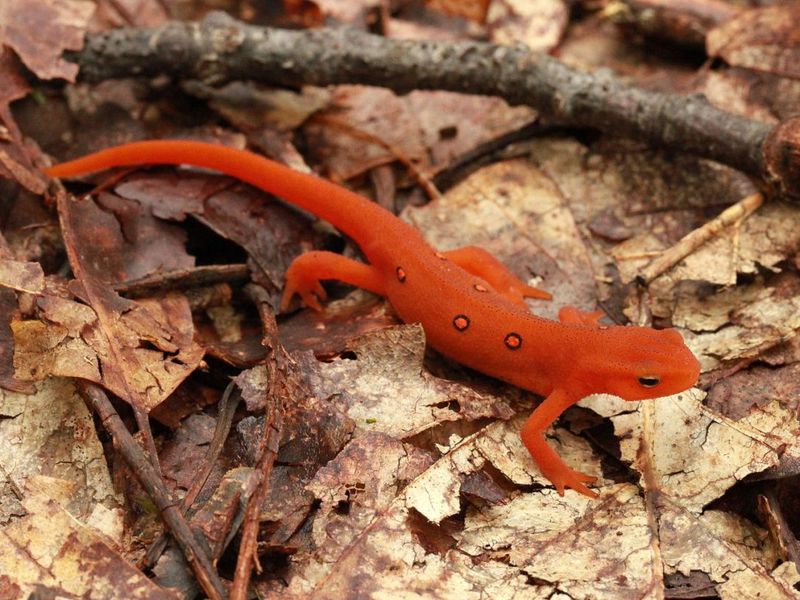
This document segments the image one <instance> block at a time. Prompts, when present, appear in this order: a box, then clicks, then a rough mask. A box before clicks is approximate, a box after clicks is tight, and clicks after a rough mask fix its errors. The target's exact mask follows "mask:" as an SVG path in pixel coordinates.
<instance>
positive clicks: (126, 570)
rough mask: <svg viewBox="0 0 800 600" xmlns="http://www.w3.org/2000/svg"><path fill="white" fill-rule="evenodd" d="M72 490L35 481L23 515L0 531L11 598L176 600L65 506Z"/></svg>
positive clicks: (69, 485) (1, 564)
mask: <svg viewBox="0 0 800 600" xmlns="http://www.w3.org/2000/svg"><path fill="white" fill-rule="evenodd" d="M74 489H75V484H74V483H73V482H70V481H66V480H63V479H55V478H50V477H45V476H41V475H40V476H37V477H35V478H32V479H31V480H29V482H28V485H27V486H26V487H25V488H24V493H23V498H22V500H21V504H22V506H23V508H24V511H25V513H24V515H22V516H20V517H17V518H15V519H14V520H13V521H12V522H11V523H8V524H6V525H4V527H3V528H2V529H0V540H2V543H0V573H2V574H3V575H2V579H0V583H2V584H3V589H4V590H5V592H4V593H7V594H9V595H8V596H7V597H9V598H17V597H20V598H21V597H29V596H30V595H31V594H34V595H35V594H39V593H42V592H43V591H44V590H47V593H52V594H54V595H57V596H62V597H85V598H131V599H134V600H135V599H139V598H146V599H148V600H156V599H161V598H164V599H166V598H174V596H173V595H172V594H171V593H170V592H169V591H166V590H163V589H161V588H159V587H158V586H157V585H155V584H154V583H153V582H152V581H150V579H149V578H148V577H146V576H145V575H144V574H143V573H141V571H139V570H138V569H137V568H136V567H134V566H133V565H132V564H131V563H130V562H128V560H126V559H125V557H123V556H121V555H120V554H119V553H118V552H117V550H116V549H114V548H113V546H112V544H110V543H109V541H108V540H107V539H105V538H104V537H103V536H102V535H98V533H97V532H96V531H95V530H93V529H91V528H90V527H87V526H86V525H83V524H82V523H80V522H79V521H78V520H76V519H75V517H74V516H73V515H72V514H71V513H70V512H68V511H67V510H66V509H65V508H64V506H65V505H66V504H67V503H68V502H69V499H70V495H71V493H72V492H73V491H74Z"/></svg>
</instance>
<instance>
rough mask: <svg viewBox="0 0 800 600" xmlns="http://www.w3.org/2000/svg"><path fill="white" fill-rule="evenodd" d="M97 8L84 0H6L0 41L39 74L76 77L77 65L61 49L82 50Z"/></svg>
mask: <svg viewBox="0 0 800 600" xmlns="http://www.w3.org/2000/svg"><path fill="white" fill-rule="evenodd" d="M94 9H95V5H94V3H92V2H88V1H85V0H4V2H2V3H0V43H1V44H2V45H6V46H9V47H11V48H13V49H14V51H15V52H16V53H17V55H18V56H19V57H20V59H21V60H22V62H24V63H25V66H26V67H28V68H29V69H30V70H31V71H32V72H33V73H35V74H36V76H37V77H39V78H41V79H55V78H61V79H66V80H67V81H75V77H76V75H77V74H78V65H76V64H74V63H71V62H68V61H66V60H64V59H63V58H62V56H61V53H62V52H63V51H64V50H80V48H81V47H82V46H83V36H84V32H85V31H86V27H87V24H88V22H89V19H90V18H91V16H92V13H93V12H94Z"/></svg>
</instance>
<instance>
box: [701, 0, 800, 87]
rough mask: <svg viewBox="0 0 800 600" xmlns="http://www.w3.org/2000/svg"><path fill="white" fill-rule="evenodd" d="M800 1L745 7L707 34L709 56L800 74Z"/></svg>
mask: <svg viewBox="0 0 800 600" xmlns="http://www.w3.org/2000/svg"><path fill="white" fill-rule="evenodd" d="M798 18H800V7H798V5H797V4H793V3H788V4H778V5H776V6H769V7H765V8H754V9H751V10H746V11H742V12H741V13H739V14H738V15H737V16H735V17H733V18H732V19H730V20H729V21H726V22H725V23H723V24H722V25H719V26H718V27H716V28H714V29H712V30H711V31H710V32H709V33H708V35H707V37H706V50H707V52H708V55H709V56H719V57H721V58H723V59H725V61H726V62H727V63H728V64H730V65H732V66H737V67H746V68H749V69H755V70H758V71H767V72H770V73H775V74H778V75H782V76H784V77H792V78H795V79H797V78H800V66H798V65H799V64H800V60H798V59H800V36H798V33H797V27H796V24H797V20H798Z"/></svg>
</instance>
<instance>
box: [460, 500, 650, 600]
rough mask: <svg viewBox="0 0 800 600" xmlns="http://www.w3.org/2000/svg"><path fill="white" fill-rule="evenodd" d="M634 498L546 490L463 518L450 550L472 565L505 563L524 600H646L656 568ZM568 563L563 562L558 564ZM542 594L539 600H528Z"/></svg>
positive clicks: (641, 512) (641, 510)
mask: <svg viewBox="0 0 800 600" xmlns="http://www.w3.org/2000/svg"><path fill="white" fill-rule="evenodd" d="M652 544H653V532H652V531H651V528H650V525H649V521H648V517H647V513H646V511H645V507H644V503H643V500H642V498H641V497H640V496H639V493H638V490H637V489H636V488H635V487H634V486H631V485H627V484H618V485H613V486H609V487H607V488H604V489H603V490H602V492H601V496H600V498H598V499H596V500H592V499H590V498H587V497H585V496H582V495H579V494H574V493H569V492H568V493H567V494H566V495H565V496H563V497H562V496H558V495H557V494H556V492H555V491H551V490H548V491H546V492H542V493H539V494H520V495H519V496H517V497H516V498H514V499H513V500H512V501H511V502H509V503H508V504H505V505H501V506H493V507H484V508H482V509H480V510H470V511H468V513H467V520H466V523H465V529H464V532H463V535H462V536H461V539H460V541H459V543H458V549H459V550H460V551H462V552H465V553H467V554H468V555H470V556H471V557H472V558H473V563H474V564H479V565H483V564H485V563H487V562H489V563H491V562H505V563H507V564H509V565H511V566H514V567H516V568H517V569H518V570H519V571H521V572H524V573H525V574H526V575H527V577H528V578H529V581H531V582H536V583H532V584H531V585H533V590H532V594H531V597H534V598H538V597H546V598H552V597H554V596H553V595H552V594H553V593H554V591H555V590H558V591H559V592H560V593H562V594H565V595H566V597H569V598H587V599H588V598H592V599H593V600H600V599H606V598H607V599H616V598H621V597H648V594H649V593H650V591H651V590H652V589H654V587H656V586H660V585H661V583H660V582H658V578H659V575H660V566H659V565H658V564H657V563H656V555H655V554H654V552H653V548H652ZM565 557H568V559H565ZM537 591H542V592H544V594H542V595H539V594H536V592H537Z"/></svg>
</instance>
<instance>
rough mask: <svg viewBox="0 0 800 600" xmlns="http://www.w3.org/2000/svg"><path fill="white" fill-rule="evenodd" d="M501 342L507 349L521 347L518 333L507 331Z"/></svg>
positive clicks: (520, 337) (520, 338)
mask: <svg viewBox="0 0 800 600" xmlns="http://www.w3.org/2000/svg"><path fill="white" fill-rule="evenodd" d="M503 343H504V344H505V345H506V348H508V349H509V350H519V349H520V348H522V336H521V335H520V334H518V333H508V334H506V337H505V338H504V339H503Z"/></svg>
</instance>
